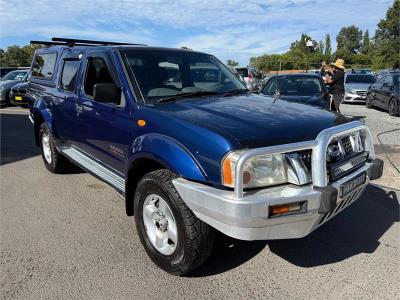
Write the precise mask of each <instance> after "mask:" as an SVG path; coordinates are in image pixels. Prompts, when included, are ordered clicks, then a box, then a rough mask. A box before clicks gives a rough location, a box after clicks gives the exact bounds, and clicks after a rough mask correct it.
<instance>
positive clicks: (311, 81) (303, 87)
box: [263, 76, 323, 96]
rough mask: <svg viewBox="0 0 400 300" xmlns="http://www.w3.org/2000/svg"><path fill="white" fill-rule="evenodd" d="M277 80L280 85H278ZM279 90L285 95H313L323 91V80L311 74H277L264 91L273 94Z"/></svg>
mask: <svg viewBox="0 0 400 300" xmlns="http://www.w3.org/2000/svg"><path fill="white" fill-rule="evenodd" d="M276 81H277V82H278V85H277V86H276ZM276 91H278V92H279V94H280V95H285V96H313V95H317V94H320V93H322V92H323V87H322V86H321V81H320V80H319V79H318V78H317V77H311V76H276V77H274V78H271V79H270V80H269V81H268V83H267V85H266V86H265V87H264V89H263V93H264V94H267V95H273V94H275V93H276Z"/></svg>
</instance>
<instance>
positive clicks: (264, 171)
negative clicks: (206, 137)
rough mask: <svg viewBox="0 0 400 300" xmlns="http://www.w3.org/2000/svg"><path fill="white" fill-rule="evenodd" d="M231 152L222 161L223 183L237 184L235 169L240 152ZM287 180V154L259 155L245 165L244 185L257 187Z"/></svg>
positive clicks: (231, 185) (227, 184)
mask: <svg viewBox="0 0 400 300" xmlns="http://www.w3.org/2000/svg"><path fill="white" fill-rule="evenodd" d="M242 152H243V151H234V152H231V153H229V154H228V155H227V156H226V157H225V158H224V159H223V161H222V183H223V185H225V186H227V187H234V186H235V171H236V165H237V162H238V160H239V157H240V154H241V153H242ZM286 182H287V172H286V163H285V156H284V155H283V154H270V155H259V156H255V157H252V158H250V159H248V160H247V161H246V162H245V164H244V167H243V187H244V188H257V187H265V186H270V185H277V184H281V183H286Z"/></svg>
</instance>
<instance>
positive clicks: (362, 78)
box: [343, 73, 376, 103]
mask: <svg viewBox="0 0 400 300" xmlns="http://www.w3.org/2000/svg"><path fill="white" fill-rule="evenodd" d="M375 81H376V77H375V76H374V75H372V74H353V73H350V74H347V73H346V75H345V79H344V88H345V94H344V99H343V101H344V102H347V103H364V102H365V99H366V98H367V91H368V88H369V86H370V85H371V84H373V83H375Z"/></svg>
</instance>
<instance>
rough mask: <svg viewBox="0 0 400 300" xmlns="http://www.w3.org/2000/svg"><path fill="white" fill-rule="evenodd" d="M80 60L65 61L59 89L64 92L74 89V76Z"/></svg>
mask: <svg viewBox="0 0 400 300" xmlns="http://www.w3.org/2000/svg"><path fill="white" fill-rule="evenodd" d="M80 63H81V61H80V60H66V61H65V62H64V67H63V71H62V75H61V83H60V88H61V89H63V90H66V91H73V90H74V89H75V83H76V76H77V74H78V69H79V66H80Z"/></svg>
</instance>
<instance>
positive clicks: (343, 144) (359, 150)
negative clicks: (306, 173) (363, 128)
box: [326, 132, 368, 182]
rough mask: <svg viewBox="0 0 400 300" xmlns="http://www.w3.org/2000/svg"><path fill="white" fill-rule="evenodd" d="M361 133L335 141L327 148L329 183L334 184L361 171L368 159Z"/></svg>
mask: <svg viewBox="0 0 400 300" xmlns="http://www.w3.org/2000/svg"><path fill="white" fill-rule="evenodd" d="M364 149H365V144H364V141H363V136H362V134H360V132H354V133H351V134H350V135H348V136H345V137H341V138H339V139H336V140H333V141H332V142H331V143H330V144H329V145H328V147H327V151H326V163H327V164H326V166H327V175H328V178H329V182H334V181H336V180H338V179H340V178H341V177H343V176H345V175H346V174H348V173H351V172H353V171H354V170H356V169H359V168H360V167H362V166H363V165H364V164H365V161H366V160H367V159H368V153H367V152H365V151H364Z"/></svg>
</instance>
